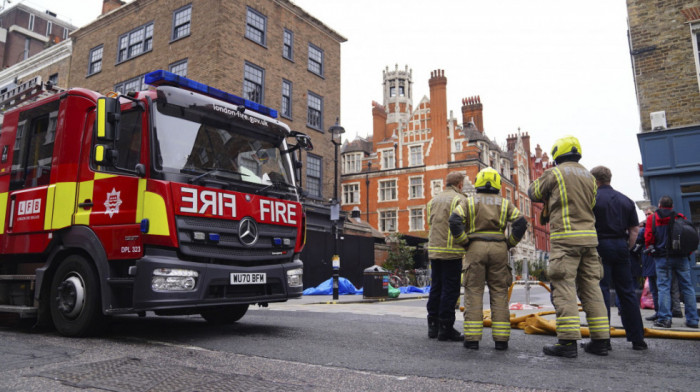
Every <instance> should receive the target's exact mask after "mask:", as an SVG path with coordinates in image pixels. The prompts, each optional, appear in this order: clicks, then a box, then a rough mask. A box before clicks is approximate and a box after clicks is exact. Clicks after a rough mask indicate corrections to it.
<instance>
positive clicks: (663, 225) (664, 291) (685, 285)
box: [644, 196, 698, 328]
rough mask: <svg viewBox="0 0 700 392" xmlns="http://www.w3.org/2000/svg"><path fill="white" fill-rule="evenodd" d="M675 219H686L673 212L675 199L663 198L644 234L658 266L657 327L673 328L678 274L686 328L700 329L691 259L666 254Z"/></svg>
mask: <svg viewBox="0 0 700 392" xmlns="http://www.w3.org/2000/svg"><path fill="white" fill-rule="evenodd" d="M674 215H675V216H676V220H678V219H685V217H684V216H683V214H680V213H676V212H674V211H673V199H671V197H670V196H663V197H661V199H659V209H657V210H656V212H655V213H653V214H652V215H649V216H648V217H647V222H646V225H645V227H646V230H645V231H644V245H645V247H646V251H647V252H648V253H649V254H651V255H652V256H653V257H654V262H655V263H656V279H657V281H656V284H657V287H658V290H659V309H658V311H657V313H656V314H657V316H658V319H657V320H656V321H655V322H654V326H655V327H659V328H671V316H672V314H671V277H672V276H673V273H674V272H675V273H676V277H677V278H678V285H679V287H680V290H681V297H682V298H683V302H684V303H685V319H686V322H685V325H686V326H687V327H689V328H697V327H698V309H697V303H696V302H695V301H696V299H695V289H694V288H693V284H692V283H691V279H690V257H689V256H675V255H672V254H669V252H668V251H667V248H668V247H667V243H668V230H669V223H670V221H671V218H672V217H673V216H674Z"/></svg>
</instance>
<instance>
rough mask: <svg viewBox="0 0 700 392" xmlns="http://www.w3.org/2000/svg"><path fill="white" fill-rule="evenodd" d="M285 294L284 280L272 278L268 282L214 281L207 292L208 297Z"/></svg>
mask: <svg viewBox="0 0 700 392" xmlns="http://www.w3.org/2000/svg"><path fill="white" fill-rule="evenodd" d="M278 294H284V288H283V287H282V282H281V281H280V280H279V279H275V278H271V279H269V280H268V282H267V283H266V284H248V285H230V284H228V283H226V282H223V281H222V282H212V284H210V285H209V291H208V292H207V294H206V298H207V299H213V298H241V297H263V296H270V295H278Z"/></svg>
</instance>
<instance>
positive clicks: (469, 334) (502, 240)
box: [450, 167, 527, 350]
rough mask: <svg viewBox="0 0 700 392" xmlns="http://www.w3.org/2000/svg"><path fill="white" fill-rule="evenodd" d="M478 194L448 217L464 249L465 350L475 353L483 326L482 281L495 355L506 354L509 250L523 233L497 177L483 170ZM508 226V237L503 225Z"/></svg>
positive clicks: (517, 214) (520, 217) (521, 220)
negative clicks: (509, 225) (509, 231)
mask: <svg viewBox="0 0 700 392" xmlns="http://www.w3.org/2000/svg"><path fill="white" fill-rule="evenodd" d="M474 187H475V188H476V192H477V194H476V195H475V196H472V197H469V198H468V199H467V200H464V201H462V202H460V204H459V205H458V206H457V208H455V211H454V212H453V213H452V215H451V216H450V231H451V232H452V235H453V236H454V237H455V241H456V242H457V243H459V244H463V245H464V246H467V247H468V248H467V255H466V257H465V263H464V267H463V273H464V283H463V286H464V308H465V310H464V347H466V348H468V349H472V350H478V349H479V341H480V340H481V334H482V330H483V327H484V321H483V296H484V282H486V284H487V285H488V286H489V298H490V303H491V317H492V323H491V330H492V336H493V340H494V342H495V346H496V350H507V349H508V340H509V338H510V312H509V311H508V288H509V287H510V285H511V283H513V275H512V274H511V271H510V268H509V265H508V250H509V249H510V248H512V247H514V246H515V245H517V244H518V242H519V241H520V239H521V238H522V237H523V234H525V230H527V221H526V220H525V218H524V217H523V214H522V213H520V211H519V210H518V209H517V208H516V207H515V206H514V205H513V204H512V203H511V202H510V201H508V199H504V198H502V197H501V196H499V193H500V191H501V176H500V175H499V174H498V172H497V171H496V170H494V169H492V168H490V167H487V168H485V169H483V170H481V171H480V172H479V174H478V175H477V176H476V181H475V182H474ZM507 222H513V223H512V230H511V234H510V235H509V236H507V237H506V235H505V234H504V233H505V230H506V223H507Z"/></svg>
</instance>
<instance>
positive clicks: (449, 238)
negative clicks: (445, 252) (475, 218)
mask: <svg viewBox="0 0 700 392" xmlns="http://www.w3.org/2000/svg"><path fill="white" fill-rule="evenodd" d="M458 202H459V196H455V197H453V198H452V203H450V215H452V211H454V210H455V207H456V206H457V203H458ZM453 243H454V238H453V237H452V231H451V230H448V231H447V247H448V248H451V247H452V245H453Z"/></svg>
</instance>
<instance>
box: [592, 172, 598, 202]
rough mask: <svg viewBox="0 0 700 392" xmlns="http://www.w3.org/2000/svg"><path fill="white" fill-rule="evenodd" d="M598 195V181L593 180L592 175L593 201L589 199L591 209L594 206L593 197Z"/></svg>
mask: <svg viewBox="0 0 700 392" xmlns="http://www.w3.org/2000/svg"><path fill="white" fill-rule="evenodd" d="M597 195H598V183H597V182H596V181H595V177H593V201H591V209H593V207H595V199H596V196H597Z"/></svg>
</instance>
